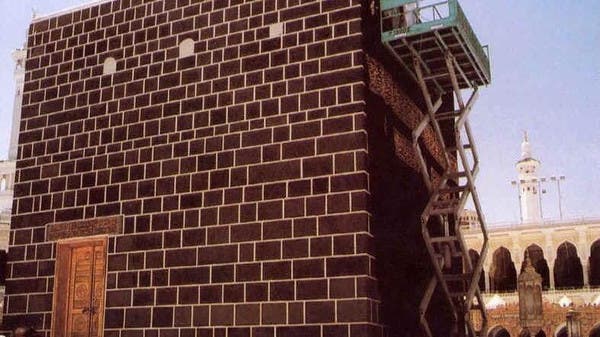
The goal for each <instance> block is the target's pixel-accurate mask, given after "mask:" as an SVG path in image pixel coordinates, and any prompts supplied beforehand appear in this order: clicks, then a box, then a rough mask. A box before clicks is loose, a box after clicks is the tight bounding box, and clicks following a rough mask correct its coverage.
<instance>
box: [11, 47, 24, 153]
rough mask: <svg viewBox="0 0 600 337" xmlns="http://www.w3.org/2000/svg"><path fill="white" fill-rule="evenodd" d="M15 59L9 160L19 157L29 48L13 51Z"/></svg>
mask: <svg viewBox="0 0 600 337" xmlns="http://www.w3.org/2000/svg"><path fill="white" fill-rule="evenodd" d="M12 57H13V60H14V61H15V73H14V76H15V101H14V104H13V120H12V130H11V133H10V145H9V148H8V160H16V159H17V151H18V146H19V130H20V125H19V123H20V121H21V104H22V101H23V84H24V82H25V59H26V57H27V50H25V49H24V48H23V49H17V50H15V51H14V52H13V53H12Z"/></svg>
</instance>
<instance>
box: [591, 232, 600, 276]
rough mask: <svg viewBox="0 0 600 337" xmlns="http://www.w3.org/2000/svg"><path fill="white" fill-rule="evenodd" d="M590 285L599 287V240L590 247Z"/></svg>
mask: <svg viewBox="0 0 600 337" xmlns="http://www.w3.org/2000/svg"><path fill="white" fill-rule="evenodd" d="M589 263H590V264H589V266H590V285H591V286H600V239H598V240H596V241H594V243H592V246H591V247H590V259H589Z"/></svg>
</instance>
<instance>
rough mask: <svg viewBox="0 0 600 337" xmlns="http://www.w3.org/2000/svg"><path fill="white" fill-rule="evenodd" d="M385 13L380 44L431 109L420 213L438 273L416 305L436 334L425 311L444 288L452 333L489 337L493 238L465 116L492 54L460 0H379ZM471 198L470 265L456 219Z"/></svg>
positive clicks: (425, 122) (426, 329)
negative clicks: (435, 159) (484, 281)
mask: <svg viewBox="0 0 600 337" xmlns="http://www.w3.org/2000/svg"><path fill="white" fill-rule="evenodd" d="M380 11H381V39H382V42H383V45H384V46H385V47H386V48H387V49H389V51H390V52H391V53H392V55H393V56H394V57H395V58H396V60H397V61H398V62H399V63H400V64H401V65H402V66H403V68H404V70H405V71H406V72H407V73H408V74H409V75H410V77H412V78H413V79H414V80H415V81H416V82H417V83H418V85H419V87H420V89H421V92H422V94H423V99H424V102H425V104H426V108H427V113H426V114H424V116H423V118H422V120H421V122H420V123H419V125H418V126H417V127H416V128H415V130H413V134H412V138H413V139H412V140H413V146H414V149H415V152H416V153H417V156H418V157H419V158H418V159H419V162H420V165H421V173H422V175H423V178H424V180H425V184H426V185H427V187H428V189H429V195H430V199H429V201H428V203H427V205H426V206H425V209H424V210H423V213H422V215H421V225H422V233H423V238H424V241H425V245H426V246H427V249H428V251H429V255H430V257H431V262H432V264H433V269H434V271H435V273H434V274H435V275H434V276H433V277H432V279H431V281H430V282H429V284H428V285H427V288H426V290H425V294H424V295H423V299H422V300H421V304H420V307H419V310H420V318H421V326H422V328H423V333H424V335H426V336H428V337H431V336H432V332H431V330H430V324H429V321H428V316H427V311H428V308H429V303H430V301H431V297H432V295H433V293H434V291H435V290H436V288H438V287H439V288H440V289H441V291H442V293H443V294H444V295H445V297H446V298H447V300H448V304H449V308H450V312H451V315H452V317H453V318H454V321H455V322H456V325H455V327H454V330H453V331H452V335H454V336H472V337H475V336H478V337H484V336H486V331H487V315H486V312H485V307H484V302H483V298H482V294H481V289H480V288H479V278H480V276H481V274H482V270H483V262H484V260H485V256H486V254H487V250H488V234H487V231H486V225H485V218H484V216H483V213H482V211H481V205H480V202H479V198H478V196H477V190H476V189H475V185H474V179H475V176H476V175H477V172H478V168H479V159H478V155H477V150H476V147H475V143H474V142H473V137H472V133H471V127H470V125H469V121H468V116H469V113H470V111H471V108H472V107H473V104H474V103H475V101H476V100H477V97H478V87H479V86H481V85H487V84H489V83H490V80H491V76H490V64H489V58H488V56H487V49H486V48H484V47H482V46H481V44H480V43H479V41H478V39H477V37H476V36H475V34H474V33H473V30H472V28H471V26H470V24H469V22H468V21H467V18H466V17H465V15H464V13H463V11H462V9H461V7H460V5H459V4H458V1H457V0H445V1H439V0H438V1H435V2H434V1H425V0H421V1H416V0H380ZM450 93H452V94H453V96H454V99H455V102H456V104H455V108H454V110H451V111H440V108H441V106H442V105H443V104H442V102H443V100H444V98H445V97H446V98H447V97H451V96H450V95H447V94H450ZM446 106H447V105H446ZM450 121H451V122H450ZM441 122H445V123H450V124H452V125H453V128H454V135H453V136H454V142H451V143H452V144H446V138H444V135H443V133H442V127H441V126H440V123H441ZM428 127H430V128H431V129H432V130H433V131H434V132H433V133H434V135H435V138H436V141H437V142H438V143H439V144H440V146H441V147H442V148H443V149H444V151H443V159H442V160H443V165H442V166H443V172H442V173H441V174H437V175H436V174H432V173H430V172H429V168H428V166H427V163H426V159H425V156H424V154H423V150H424V149H423V148H422V147H423V142H422V140H421V138H422V136H423V134H424V131H425V130H426V129H427V128H428ZM469 199H470V200H471V202H472V206H473V207H474V208H475V210H476V212H477V215H478V217H479V221H480V223H481V232H482V235H483V245H482V249H481V251H480V252H479V255H480V259H479V261H478V263H477V264H476V265H473V264H472V261H471V259H470V256H469V253H468V247H467V246H466V245H465V241H464V240H463V237H462V233H461V229H460V227H459V223H460V222H459V216H460V214H461V213H462V211H463V210H464V207H465V204H466V203H467V202H468V201H469ZM457 264H458V265H457ZM453 265H454V266H453ZM472 315H478V316H479V317H478V321H480V322H481V324H477V325H478V326H477V327H476V326H475V324H474V323H473V320H472V319H471V317H472Z"/></svg>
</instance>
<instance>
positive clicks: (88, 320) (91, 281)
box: [52, 237, 107, 337]
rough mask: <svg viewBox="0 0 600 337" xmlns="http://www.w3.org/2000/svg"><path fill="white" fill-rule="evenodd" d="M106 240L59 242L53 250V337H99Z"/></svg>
mask: <svg viewBox="0 0 600 337" xmlns="http://www.w3.org/2000/svg"><path fill="white" fill-rule="evenodd" d="M106 242H107V238H106V237H103V238H97V237H96V238H87V239H77V240H65V241H59V242H58V243H57V247H56V266H55V273H54V275H55V278H54V303H53V309H54V310H53V313H54V317H53V320H52V336H53V337H63V336H64V337H101V336H102V335H103V324H104V294H105V285H106Z"/></svg>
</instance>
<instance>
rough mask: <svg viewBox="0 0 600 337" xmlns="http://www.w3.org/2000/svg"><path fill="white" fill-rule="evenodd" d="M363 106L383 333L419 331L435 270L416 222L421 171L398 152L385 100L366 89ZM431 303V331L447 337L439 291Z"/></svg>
mask: <svg viewBox="0 0 600 337" xmlns="http://www.w3.org/2000/svg"><path fill="white" fill-rule="evenodd" d="M367 111H368V117H367V118H368V128H369V130H368V134H369V158H371V161H370V163H369V176H370V186H371V193H372V194H371V196H372V198H371V204H370V205H371V212H372V214H373V219H372V232H373V234H374V235H375V245H376V249H377V251H376V254H377V256H376V266H377V272H376V275H377V278H378V280H379V285H380V288H379V291H380V297H381V301H382V303H381V312H380V320H381V323H382V324H384V325H385V326H387V327H388V328H389V331H388V333H387V336H390V337H400V336H420V335H421V328H420V323H419V310H418V307H419V303H420V300H421V298H422V295H423V293H424V291H425V285H426V284H427V283H428V282H429V280H430V278H431V276H432V273H433V271H432V269H431V267H430V258H429V255H428V254H427V251H426V248H425V244H424V242H423V239H422V234H421V224H420V214H421V211H422V210H423V208H424V206H425V203H426V202H427V192H426V187H425V186H424V184H423V182H422V179H421V175H420V174H419V173H418V172H415V171H414V170H413V169H412V168H410V167H408V166H407V165H406V164H405V163H403V162H402V161H401V160H400V159H399V158H398V157H397V156H396V145H395V142H394V132H403V131H402V130H397V129H394V127H393V125H394V124H395V123H393V122H390V119H393V118H394V117H393V116H392V115H393V114H392V112H391V111H390V110H389V108H388V107H387V106H386V104H385V103H384V102H383V100H382V99H381V98H380V97H378V96H376V95H374V94H368V97H367ZM404 132H406V130H404ZM405 136H406V135H402V137H405ZM430 308H431V309H430V310H429V314H430V315H431V316H432V317H435V319H430V320H429V321H430V324H431V328H432V330H433V332H434V336H447V335H448V331H447V328H448V326H450V322H449V317H448V315H447V314H446V313H445V311H444V310H443V309H445V308H447V304H446V303H445V300H443V299H442V296H440V294H435V295H434V297H433V299H432V302H431V304H430Z"/></svg>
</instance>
